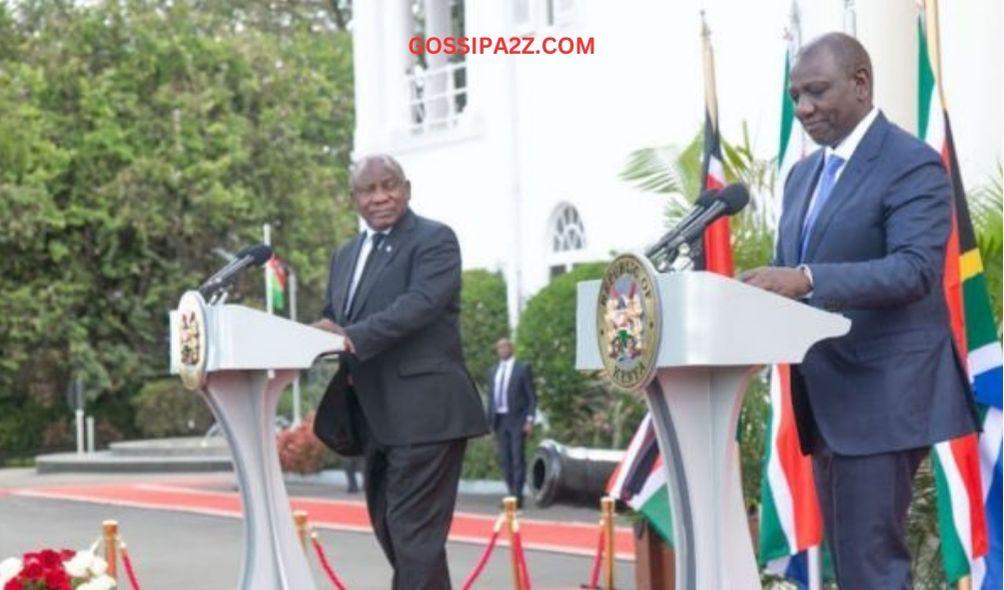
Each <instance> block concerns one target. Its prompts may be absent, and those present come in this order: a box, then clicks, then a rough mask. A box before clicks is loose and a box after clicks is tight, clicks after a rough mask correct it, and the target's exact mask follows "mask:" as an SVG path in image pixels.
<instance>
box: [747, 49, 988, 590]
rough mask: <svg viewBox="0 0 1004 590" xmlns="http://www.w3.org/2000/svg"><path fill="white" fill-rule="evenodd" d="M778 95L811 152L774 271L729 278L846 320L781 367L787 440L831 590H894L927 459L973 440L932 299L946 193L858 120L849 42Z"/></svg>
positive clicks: (903, 150) (795, 176)
mask: <svg viewBox="0 0 1004 590" xmlns="http://www.w3.org/2000/svg"><path fill="white" fill-rule="evenodd" d="M789 92H790V94H791V97H792V99H793V100H794V102H795V105H796V116H797V117H798V119H799V121H801V123H802V125H803V127H804V128H805V130H806V132H807V133H808V134H809V135H810V136H811V137H812V139H813V140H814V141H815V142H816V143H818V144H819V145H821V146H823V147H822V149H820V150H818V151H816V152H814V153H812V154H810V155H809V156H807V157H806V158H804V159H803V160H802V161H801V162H799V163H798V164H796V165H795V167H794V168H793V169H792V171H791V173H790V175H789V177H788V179H787V182H786V184H785V189H784V204H783V210H782V215H781V221H780V225H779V231H778V242H777V249H776V254H775V259H774V262H773V265H774V268H759V269H755V270H753V271H750V272H749V273H746V274H744V275H743V276H742V277H741V279H742V280H744V281H745V282H747V283H749V284H752V285H755V286H759V287H762V288H764V289H767V290H770V291H773V292H776V293H779V294H781V295H784V296H787V297H791V298H795V299H802V300H804V301H805V302H806V303H808V304H809V305H812V306H814V307H819V308H823V309H827V310H831V311H836V312H839V313H842V314H844V315H845V316H847V317H848V318H850V319H851V320H852V322H853V323H852V327H851V331H850V332H849V333H848V334H847V335H846V336H842V337H840V338H833V339H828V340H824V341H823V342H820V343H818V344H816V345H815V346H814V347H812V348H811V349H810V350H809V352H808V353H807V354H806V356H805V359H804V360H803V361H802V363H801V364H800V365H798V366H795V367H793V369H794V370H793V371H792V399H793V404H794V408H795V414H796V420H797V424H798V431H799V438H800V442H801V446H802V450H803V452H806V453H807V454H808V453H811V454H812V458H813V471H814V475H815V479H816V488H817V490H816V491H817V494H818V496H819V500H820V505H821V508H822V513H823V522H824V528H825V531H826V539H827V542H828V545H829V548H830V551H831V553H832V556H833V564H834V569H835V570H836V575H837V581H838V584H839V586H840V587H841V588H842V589H845V590H853V589H858V588H861V589H896V590H898V589H900V588H910V587H911V581H910V555H909V552H908V550H907V547H906V543H905V539H904V531H905V524H906V514H907V508H908V506H909V504H910V497H911V495H912V481H913V476H914V474H915V473H916V471H917V468H918V466H919V465H920V462H921V461H922V459H923V458H924V456H925V455H926V454H927V450H928V447H929V446H930V445H932V444H933V443H936V442H939V441H943V440H946V439H950V438H953V437H957V436H961V435H964V434H967V433H970V432H973V431H974V430H975V428H976V421H975V413H974V408H973V405H972V402H971V397H970V394H969V384H968V379H967V377H966V371H965V369H964V367H963V365H962V364H961V361H960V357H959V354H958V350H957V349H956V348H955V346H954V342H953V339H952V333H951V330H950V328H949V320H948V311H947V307H946V303H945V296H944V291H943V287H942V274H943V268H944V265H945V248H946V242H947V240H948V236H949V230H950V227H951V223H952V212H951V191H950V188H949V184H948V178H947V176H946V174H945V171H944V169H943V167H942V165H941V162H940V159H939V157H938V154H937V153H935V152H934V151H933V150H931V149H930V148H929V147H928V146H927V145H925V144H924V143H923V142H921V141H919V140H918V139H917V138H915V137H913V136H912V135H910V134H908V133H906V132H904V131H903V130H902V129H900V128H898V127H896V126H895V125H893V124H891V123H890V122H889V121H887V120H886V118H885V116H883V115H882V113H881V112H879V111H878V110H877V109H876V108H875V107H874V106H872V69H871V62H870V59H869V57H868V53H867V52H866V51H865V49H864V47H862V46H861V44H860V43H858V41H857V40H855V39H854V38H853V37H849V36H847V35H843V34H838V33H831V34H828V35H824V36H823V37H821V38H819V39H818V40H816V41H813V42H812V43H810V44H809V45H807V46H805V47H804V48H803V49H802V50H801V52H800V53H799V56H798V59H797V61H796V63H795V66H794V67H793V68H792V72H791V87H790V88H789Z"/></svg>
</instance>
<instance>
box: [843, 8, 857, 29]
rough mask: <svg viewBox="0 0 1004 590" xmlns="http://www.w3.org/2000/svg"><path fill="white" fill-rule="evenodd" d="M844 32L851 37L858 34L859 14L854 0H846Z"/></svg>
mask: <svg viewBox="0 0 1004 590" xmlns="http://www.w3.org/2000/svg"><path fill="white" fill-rule="evenodd" d="M844 32H845V33H847V34H848V35H850V36H851V37H857V36H858V15H857V10H855V8H854V0H844Z"/></svg>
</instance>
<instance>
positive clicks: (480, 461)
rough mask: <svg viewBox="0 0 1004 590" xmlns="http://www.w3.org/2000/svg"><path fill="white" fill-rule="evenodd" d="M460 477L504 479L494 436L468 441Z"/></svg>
mask: <svg viewBox="0 0 1004 590" xmlns="http://www.w3.org/2000/svg"><path fill="white" fill-rule="evenodd" d="M527 446H529V445H527ZM460 478H461V479H502V470H501V469H500V468H499V462H498V453H497V452H496V451H495V437H494V436H492V435H488V436H482V437H478V438H472V439H469V440H468V441H467V452H466V453H465V454H464V467H463V470H462V471H461V472H460Z"/></svg>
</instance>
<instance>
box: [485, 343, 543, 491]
mask: <svg viewBox="0 0 1004 590" xmlns="http://www.w3.org/2000/svg"><path fill="white" fill-rule="evenodd" d="M495 352H496V353H497V354H498V357H499V362H498V364H496V365H495V366H494V367H492V368H491V370H490V371H488V392H489V396H488V424H489V425H490V426H491V429H492V432H494V433H495V444H496V446H497V447H498V454H499V465H501V467H502V472H503V473H504V474H505V483H506V487H508V488H509V495H510V496H515V497H516V505H517V506H519V507H520V508H522V507H523V483H524V482H525V481H526V457H525V455H524V449H523V445H524V443H525V442H526V437H528V436H530V435H531V434H533V418H534V415H535V413H536V407H537V393H536V391H535V390H534V388H533V372H532V371H531V369H530V365H529V364H528V363H525V362H522V361H518V360H516V359H515V357H513V355H512V342H510V341H509V339H508V338H502V339H501V340H499V341H498V342H497V343H496V344H495Z"/></svg>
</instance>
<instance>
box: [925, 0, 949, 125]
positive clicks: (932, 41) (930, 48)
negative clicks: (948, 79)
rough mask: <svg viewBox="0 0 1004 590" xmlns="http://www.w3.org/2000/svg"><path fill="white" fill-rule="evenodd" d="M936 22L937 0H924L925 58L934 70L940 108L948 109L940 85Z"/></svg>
mask: <svg viewBox="0 0 1004 590" xmlns="http://www.w3.org/2000/svg"><path fill="white" fill-rule="evenodd" d="M939 26H940V25H939V23H938V0H924V32H925V33H926V35H927V59H928V61H930V62H931V70H932V71H933V72H934V85H935V86H936V87H937V88H938V98H939V99H941V108H942V109H943V110H946V111H947V110H948V104H947V103H946V102H945V89H944V87H943V86H942V85H941V35H940V34H939Z"/></svg>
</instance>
